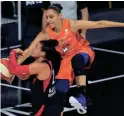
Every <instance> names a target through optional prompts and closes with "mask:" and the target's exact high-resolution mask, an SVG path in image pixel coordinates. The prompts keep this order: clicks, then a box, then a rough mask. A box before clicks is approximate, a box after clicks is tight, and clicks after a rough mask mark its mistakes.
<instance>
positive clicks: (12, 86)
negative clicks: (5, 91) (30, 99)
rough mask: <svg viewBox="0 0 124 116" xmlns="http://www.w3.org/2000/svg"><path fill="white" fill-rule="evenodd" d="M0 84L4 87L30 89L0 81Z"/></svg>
mask: <svg viewBox="0 0 124 116" xmlns="http://www.w3.org/2000/svg"><path fill="white" fill-rule="evenodd" d="M0 85H2V86H5V87H11V88H15V89H21V90H25V91H30V89H28V88H24V87H19V86H14V85H9V84H4V83H0Z"/></svg>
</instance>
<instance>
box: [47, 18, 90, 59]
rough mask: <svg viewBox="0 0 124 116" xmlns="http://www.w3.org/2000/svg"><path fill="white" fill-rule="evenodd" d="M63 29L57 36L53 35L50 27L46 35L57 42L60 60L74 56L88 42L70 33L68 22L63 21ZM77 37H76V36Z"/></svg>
mask: <svg viewBox="0 0 124 116" xmlns="http://www.w3.org/2000/svg"><path fill="white" fill-rule="evenodd" d="M62 22H63V29H62V30H61V32H59V33H58V34H55V33H54V32H53V31H52V29H51V28H50V27H48V33H49V36H50V38H51V39H55V40H58V41H59V45H58V46H57V47H56V49H57V51H58V52H59V53H60V54H61V56H62V58H66V57H68V56H71V55H74V54H75V53H76V52H78V51H79V50H81V49H82V48H84V47H88V46H89V42H88V41H87V40H86V39H84V38H83V37H82V36H79V34H76V33H74V32H72V31H71V29H70V25H69V20H66V19H63V21H62ZM77 35H78V36H77Z"/></svg>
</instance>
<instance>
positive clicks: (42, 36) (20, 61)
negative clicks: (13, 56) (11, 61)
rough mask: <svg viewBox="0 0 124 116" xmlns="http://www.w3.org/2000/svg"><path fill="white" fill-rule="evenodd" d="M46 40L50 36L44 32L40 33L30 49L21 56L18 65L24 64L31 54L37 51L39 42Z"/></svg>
mask: <svg viewBox="0 0 124 116" xmlns="http://www.w3.org/2000/svg"><path fill="white" fill-rule="evenodd" d="M46 39H48V35H47V34H46V33H45V32H44V31H42V32H40V33H39V34H38V35H37V36H36V38H35V39H34V40H33V41H32V43H31V44H30V45H29V47H28V48H27V49H26V50H24V52H23V56H20V57H19V58H18V60H17V62H18V64H21V63H23V62H24V61H25V60H26V59H27V58H28V57H29V56H30V54H31V52H32V51H33V50H34V49H35V47H36V44H37V42H39V41H41V40H46Z"/></svg>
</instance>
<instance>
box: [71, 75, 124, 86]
mask: <svg viewBox="0 0 124 116" xmlns="http://www.w3.org/2000/svg"><path fill="white" fill-rule="evenodd" d="M123 77H124V74H122V75H118V76H113V77H108V78H105V79H99V80H95V81H88V84H95V83H100V82H104V81H110V80H113V79H119V78H123ZM76 86H77V85H72V86H71V87H70V88H74V87H76Z"/></svg>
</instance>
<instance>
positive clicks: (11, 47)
mask: <svg viewBox="0 0 124 116" xmlns="http://www.w3.org/2000/svg"><path fill="white" fill-rule="evenodd" d="M21 46H22V45H16V46H10V47H9V49H13V48H18V47H21ZM7 49H8V48H7V47H5V48H1V49H0V50H1V51H3V50H7Z"/></svg>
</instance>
